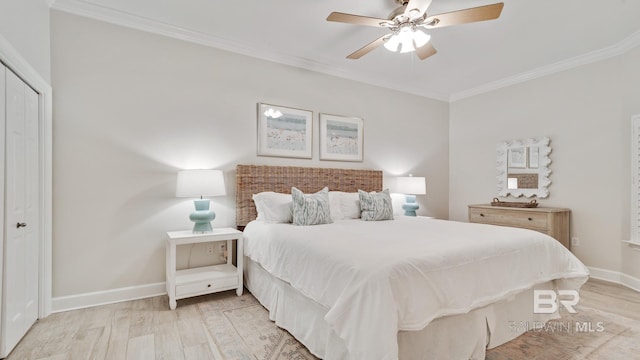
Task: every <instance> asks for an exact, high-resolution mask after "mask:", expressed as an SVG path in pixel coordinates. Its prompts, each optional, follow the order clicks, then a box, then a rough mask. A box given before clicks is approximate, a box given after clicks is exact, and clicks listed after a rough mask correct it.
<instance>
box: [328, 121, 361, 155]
mask: <svg viewBox="0 0 640 360" xmlns="http://www.w3.org/2000/svg"><path fill="white" fill-rule="evenodd" d="M363 126H364V123H363V121H362V119H360V118H357V117H345V116H338V115H329V114H320V160H338V161H363V153H362V150H363V141H364V138H363V136H364V133H363Z"/></svg>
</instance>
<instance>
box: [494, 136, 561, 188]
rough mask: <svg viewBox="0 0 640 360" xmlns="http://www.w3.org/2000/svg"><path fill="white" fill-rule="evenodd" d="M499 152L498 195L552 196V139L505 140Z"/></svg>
mask: <svg viewBox="0 0 640 360" xmlns="http://www.w3.org/2000/svg"><path fill="white" fill-rule="evenodd" d="M497 150H498V158H497V168H498V176H497V180H498V196H507V195H511V196H514V197H520V196H526V197H532V196H537V197H539V198H545V197H547V196H549V189H548V186H549V184H551V180H549V174H551V170H549V164H551V159H550V158H549V153H551V147H550V146H549V138H546V137H542V138H531V139H523V140H513V141H505V142H503V143H500V144H498V149H497Z"/></svg>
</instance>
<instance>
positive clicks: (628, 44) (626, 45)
mask: <svg viewBox="0 0 640 360" xmlns="http://www.w3.org/2000/svg"><path fill="white" fill-rule="evenodd" d="M638 46H640V30H639V31H636V32H634V33H633V34H631V35H629V36H627V37H626V38H625V39H623V40H622V41H620V42H618V43H617V44H613V45H611V46H608V47H605V48H602V49H599V50H595V51H591V52H588V53H586V54H583V55H579V56H576V57H573V58H570V59H567V60H562V61H559V62H556V63H553V64H550V65H546V66H542V67H539V68H537V69H533V70H531V71H526V72H523V73H521V74H518V75H514V76H509V77H507V78H504V79H500V80H498V81H493V82H490V83H487V84H484V85H480V86H478V87H474V88H471V89H467V90H463V91H460V92H457V93H453V94H452V95H451V97H450V98H449V101H450V102H454V101H457V100H461V99H465V98H468V97H472V96H476V95H480V94H484V93H487V92H490V91H494V90H498V89H501V88H504V87H508V86H511V85H516V84H519V83H523V82H526V81H529V80H533V79H536V78H540V77H543V76H547V75H551V74H555V73H558V72H561V71H565V70H569V69H572V68H575V67H578V66H582V65H587V64H591V63H595V62H598V61H602V60H606V59H609V58H612V57H615V56H618V55H622V54H625V53H627V52H629V51H630V50H632V49H634V48H636V47H638Z"/></svg>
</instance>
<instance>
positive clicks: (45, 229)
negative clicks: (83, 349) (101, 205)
mask: <svg viewBox="0 0 640 360" xmlns="http://www.w3.org/2000/svg"><path fill="white" fill-rule="evenodd" d="M0 61H2V63H3V64H4V65H5V66H6V67H7V68H9V69H11V71H13V72H14V73H15V74H16V75H18V76H19V77H20V78H21V79H22V80H23V81H24V82H26V83H27V84H28V85H29V86H30V87H31V88H33V89H34V90H35V91H36V92H37V93H38V128H39V129H38V132H39V134H38V137H39V140H38V142H39V145H40V147H39V149H38V152H39V160H40V164H39V168H40V175H41V176H40V181H39V187H40V199H39V203H40V228H39V234H38V238H39V244H40V246H39V248H40V254H39V256H38V258H39V265H40V266H39V267H40V269H39V271H38V274H39V289H38V318H40V319H41V318H44V317H46V316H47V315H49V314H50V313H51V304H52V295H53V293H52V289H53V286H52V279H53V276H52V273H53V267H52V253H53V252H52V228H53V226H52V225H53V223H52V221H53V220H52V218H53V216H52V214H53V210H52V209H53V206H52V199H53V197H52V195H53V188H52V186H53V171H52V165H53V131H52V130H53V121H52V119H53V95H52V93H53V90H52V88H51V85H50V84H49V83H48V82H47V81H46V80H45V79H44V78H43V77H42V76H41V75H40V74H39V73H38V72H37V71H36V70H35V69H34V68H33V67H32V66H31V65H30V64H29V62H28V61H27V60H26V59H25V58H24V57H22V55H20V53H19V52H18V51H17V50H16V49H15V48H14V47H13V45H11V43H10V42H9V41H8V40H7V39H6V38H4V37H3V36H2V35H0ZM2 143H3V144H4V140H3V141H2ZM0 176H4V169H0ZM2 206H4V205H2ZM3 221H4V219H2V222H3ZM0 253H1V252H0ZM0 276H2V258H1V257H0Z"/></svg>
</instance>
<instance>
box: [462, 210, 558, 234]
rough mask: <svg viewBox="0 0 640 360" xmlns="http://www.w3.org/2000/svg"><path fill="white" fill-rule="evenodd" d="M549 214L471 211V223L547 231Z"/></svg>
mask: <svg viewBox="0 0 640 360" xmlns="http://www.w3.org/2000/svg"><path fill="white" fill-rule="evenodd" d="M547 218H548V217H547V214H545V213H536V212H525V211H521V212H509V213H506V212H505V211H502V210H493V209H475V208H471V209H469V220H470V221H471V222H477V223H484V224H493V225H504V226H515V227H524V228H527V229H546V228H547Z"/></svg>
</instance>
